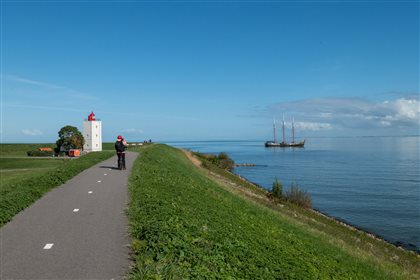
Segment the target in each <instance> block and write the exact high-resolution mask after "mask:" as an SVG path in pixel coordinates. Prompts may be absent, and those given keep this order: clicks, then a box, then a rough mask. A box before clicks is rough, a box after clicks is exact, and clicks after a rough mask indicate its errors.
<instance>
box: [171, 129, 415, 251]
mask: <svg viewBox="0 0 420 280" xmlns="http://www.w3.org/2000/svg"><path fill="white" fill-rule="evenodd" d="M168 144H169V145H172V146H176V147H182V148H186V149H190V150H193V151H199V152H203V153H219V152H226V153H227V154H228V155H229V156H230V157H231V158H232V159H233V160H234V161H235V162H236V163H251V164H255V165H256V166H244V167H236V168H235V169H234V172H235V173H237V174H240V175H241V176H243V177H245V178H246V179H248V180H250V181H252V182H254V183H257V184H258V185H260V186H262V187H264V188H266V189H271V186H272V183H273V181H274V179H275V177H277V178H278V179H279V180H280V181H281V182H282V183H283V190H287V189H288V188H290V185H291V183H292V182H294V183H297V185H298V186H299V188H301V189H303V190H307V191H308V192H309V194H310V195H311V197H312V203H313V207H314V208H315V209H317V210H318V211H320V212H322V213H325V214H327V215H329V216H332V217H335V218H337V219H340V220H343V221H345V222H347V223H348V224H351V225H353V226H355V227H357V228H360V229H363V230H365V231H367V232H370V233H373V234H375V235H377V236H379V237H381V238H383V239H385V240H388V241H390V242H392V243H394V244H397V245H400V246H403V247H405V248H408V249H411V250H415V251H418V252H420V149H419V146H420V137H417V136H413V137H352V138H309V139H307V140H306V143H305V147H304V148H266V147H264V141H200V142H168Z"/></svg>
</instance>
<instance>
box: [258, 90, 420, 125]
mask: <svg viewBox="0 0 420 280" xmlns="http://www.w3.org/2000/svg"><path fill="white" fill-rule="evenodd" d="M283 113H286V114H287V115H286V120H287V122H286V125H287V126H289V127H290V126H291V122H290V119H291V117H292V116H294V117H295V119H296V120H297V121H296V122H295V127H296V128H298V129H301V130H309V131H318V130H331V129H349V128H353V129H364V130H369V129H370V130H372V129H386V128H388V129H394V130H397V131H413V132H416V131H417V133H419V128H420V102H419V98H418V95H417V96H413V97H410V98H406V97H405V98H398V99H394V100H386V101H380V102H375V101H370V100H367V99H363V98H336V97H332V98H317V99H308V100H301V101H294V102H281V103H275V104H272V105H269V106H267V108H266V109H265V110H264V113H263V114H264V115H265V116H266V117H272V116H281V114H283Z"/></svg>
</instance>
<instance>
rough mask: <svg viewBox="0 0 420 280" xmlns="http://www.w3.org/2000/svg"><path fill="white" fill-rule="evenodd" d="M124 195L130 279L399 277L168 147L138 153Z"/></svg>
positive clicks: (151, 147)
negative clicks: (226, 183)
mask: <svg viewBox="0 0 420 280" xmlns="http://www.w3.org/2000/svg"><path fill="white" fill-rule="evenodd" d="M129 193H130V204H129V210H128V214H129V218H130V231H131V235H132V237H133V244H132V249H133V257H134V259H135V263H134V266H133V270H132V273H131V274H130V275H129V278H130V279H188V278H193V279H196V278H200V279H216V278H219V279H406V278H407V277H406V275H405V276H399V275H398V274H396V273H395V272H394V271H388V270H386V269H384V268H383V267H381V266H378V265H377V262H375V261H373V260H372V261H370V260H366V259H361V258H358V257H357V256H354V255H353V254H351V253H349V252H347V251H345V250H344V249H343V248H341V247H339V246H337V245H335V244H332V243H331V242H329V236H328V235H326V234H319V233H317V232H316V231H311V230H308V228H307V227H306V226H302V225H300V224H299V223H293V222H292V221H290V219H286V218H283V217H282V216H281V215H279V214H278V213H276V212H275V211H273V210H271V209H269V208H267V207H265V206H263V205H259V204H256V203H252V202H250V201H249V200H246V199H244V198H242V197H240V196H238V195H235V194H232V193H231V192H229V191H227V190H226V189H225V188H223V187H222V186H220V185H219V184H218V183H216V182H215V181H213V180H211V179H209V178H208V177H207V176H206V175H205V173H204V172H202V171H200V170H199V169H197V168H196V167H195V166H194V165H193V164H192V163H191V162H190V161H189V160H188V159H187V158H186V157H185V155H184V154H183V153H182V152H181V151H179V150H177V149H174V148H171V147H168V146H164V145H154V146H150V147H147V148H145V149H143V150H142V151H141V156H140V157H139V158H138V159H137V160H136V162H135V164H134V167H133V170H132V175H131V177H130V182H129ZM412 278H415V276H412Z"/></svg>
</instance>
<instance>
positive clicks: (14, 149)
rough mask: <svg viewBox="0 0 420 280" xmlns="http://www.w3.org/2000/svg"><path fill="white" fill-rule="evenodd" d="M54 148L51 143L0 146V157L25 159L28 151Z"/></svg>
mask: <svg viewBox="0 0 420 280" xmlns="http://www.w3.org/2000/svg"><path fill="white" fill-rule="evenodd" d="M55 147H56V145H55V144H53V143H46V144H0V157H26V156H27V154H26V153H27V152H28V151H32V150H37V149H38V148H52V149H54V148H55Z"/></svg>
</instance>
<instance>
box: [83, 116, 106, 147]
mask: <svg viewBox="0 0 420 280" xmlns="http://www.w3.org/2000/svg"><path fill="white" fill-rule="evenodd" d="M83 137H84V138H85V144H84V145H83V150H84V151H86V152H99V151H102V122H101V121H100V120H97V119H96V118H95V114H94V113H93V112H92V113H90V115H89V116H88V119H87V121H86V120H85V121H83Z"/></svg>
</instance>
